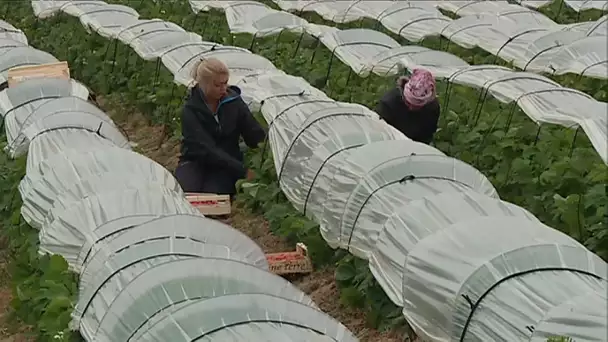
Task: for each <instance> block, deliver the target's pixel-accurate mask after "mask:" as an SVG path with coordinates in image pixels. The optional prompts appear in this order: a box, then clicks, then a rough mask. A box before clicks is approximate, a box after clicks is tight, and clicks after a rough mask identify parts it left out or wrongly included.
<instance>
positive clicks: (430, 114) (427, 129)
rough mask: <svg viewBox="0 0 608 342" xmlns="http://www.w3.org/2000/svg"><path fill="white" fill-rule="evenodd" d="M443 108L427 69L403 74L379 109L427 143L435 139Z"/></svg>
mask: <svg viewBox="0 0 608 342" xmlns="http://www.w3.org/2000/svg"><path fill="white" fill-rule="evenodd" d="M440 111H441V108H440V106H439V101H437V93H436V85H435V78H434V77H433V75H432V74H431V73H430V72H429V71H427V70H424V69H414V70H413V72H412V74H411V76H410V77H409V78H408V77H400V78H399V80H398V81H397V87H395V88H394V89H391V90H389V91H388V92H387V93H386V94H384V96H383V97H382V99H381V100H380V103H378V106H377V108H376V112H377V113H378V114H379V115H380V117H382V119H384V120H385V121H386V122H387V123H388V124H390V125H391V126H393V127H395V128H396V129H398V130H399V131H401V132H402V133H403V134H405V135H406V136H407V137H408V138H410V139H412V140H414V141H417V142H421V143H425V144H430V143H431V141H433V135H434V134H435V131H437V123H438V121H439V114H440Z"/></svg>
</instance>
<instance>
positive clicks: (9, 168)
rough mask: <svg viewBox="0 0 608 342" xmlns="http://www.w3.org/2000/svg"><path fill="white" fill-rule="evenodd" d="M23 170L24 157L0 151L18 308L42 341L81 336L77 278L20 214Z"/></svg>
mask: <svg viewBox="0 0 608 342" xmlns="http://www.w3.org/2000/svg"><path fill="white" fill-rule="evenodd" d="M0 141H4V142H5V141H6V138H5V137H4V135H0ZM1 147H2V148H4V146H1ZM24 175H25V158H20V159H18V160H10V159H9V158H8V156H7V155H6V154H4V153H0V193H1V194H2V195H0V226H1V227H2V228H3V229H2V231H1V234H2V238H3V239H4V240H6V241H7V243H8V249H9V252H10V253H9V254H10V256H11V260H10V271H11V275H12V285H13V300H12V303H11V304H12V307H13V309H14V312H13V314H14V315H15V316H16V318H18V319H20V320H22V321H23V322H24V323H25V324H28V325H31V326H33V327H34V328H35V334H36V337H37V339H38V340H39V341H70V340H72V338H74V339H75V338H77V336H72V335H74V334H73V333H72V332H71V331H70V330H69V329H68V328H67V327H68V323H69V322H70V320H71V316H70V314H71V313H72V309H73V305H74V303H75V299H76V294H77V289H78V282H77V281H78V280H77V277H76V275H75V274H74V273H72V272H70V271H69V270H68V265H67V263H66V261H65V260H64V259H63V258H62V257H61V256H57V255H52V256H49V255H45V256H41V255H39V254H38V231H37V230H35V229H33V228H31V227H29V226H28V225H27V224H26V223H25V222H23V220H22V219H21V210H20V209H21V200H20V197H19V192H18V190H17V186H18V184H19V181H20V180H21V178H22V177H23V176H24Z"/></svg>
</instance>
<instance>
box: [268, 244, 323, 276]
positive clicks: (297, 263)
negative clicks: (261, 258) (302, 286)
mask: <svg viewBox="0 0 608 342" xmlns="http://www.w3.org/2000/svg"><path fill="white" fill-rule="evenodd" d="M266 260H268V265H269V266H270V272H272V273H274V274H278V275H283V274H295V273H310V272H312V261H311V260H310V257H309V256H308V248H306V245H305V244H303V243H301V242H298V243H297V244H296V250H295V252H283V253H269V254H266Z"/></svg>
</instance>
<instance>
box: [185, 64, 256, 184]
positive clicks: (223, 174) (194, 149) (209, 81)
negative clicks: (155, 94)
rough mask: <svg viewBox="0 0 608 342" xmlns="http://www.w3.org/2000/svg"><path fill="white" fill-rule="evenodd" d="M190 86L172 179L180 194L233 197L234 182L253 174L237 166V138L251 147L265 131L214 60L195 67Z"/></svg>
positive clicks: (239, 159)
mask: <svg viewBox="0 0 608 342" xmlns="http://www.w3.org/2000/svg"><path fill="white" fill-rule="evenodd" d="M192 77H193V78H194V80H195V82H196V85H195V86H194V87H193V88H192V89H191V90H190V94H189V96H188V98H187V100H186V104H185V105H184V109H183V112H182V150H181V156H180V162H179V165H178V166H177V169H176V170H175V177H176V178H177V180H178V182H179V184H180V185H181V187H182V189H184V191H185V192H204V193H215V194H228V195H234V194H235V193H236V189H235V183H236V181H237V180H238V179H240V178H245V177H247V178H248V179H251V178H252V177H253V173H252V172H251V171H249V170H248V169H247V168H245V166H244V165H243V154H242V152H241V150H240V147H239V139H240V137H243V140H244V141H245V143H246V144H247V146H249V147H250V148H255V147H257V145H258V144H259V143H260V142H261V141H262V140H263V139H264V137H265V132H264V130H263V129H262V127H261V126H260V125H259V124H258V122H257V121H256V120H255V118H254V117H253V115H252V114H251V112H250V111H249V108H247V105H246V104H245V102H244V101H243V100H242V99H241V90H240V89H239V88H238V87H236V86H229V85H228V79H229V77H230V73H229V70H228V67H227V66H226V65H225V64H224V63H223V62H222V61H220V60H218V59H216V58H209V59H205V60H202V61H200V62H198V63H197V64H196V65H195V66H194V68H193V71H192Z"/></svg>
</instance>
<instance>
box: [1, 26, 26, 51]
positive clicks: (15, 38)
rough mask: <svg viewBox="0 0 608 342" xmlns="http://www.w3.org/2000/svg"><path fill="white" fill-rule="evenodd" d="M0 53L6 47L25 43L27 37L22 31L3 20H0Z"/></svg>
mask: <svg viewBox="0 0 608 342" xmlns="http://www.w3.org/2000/svg"><path fill="white" fill-rule="evenodd" d="M0 39H1V40H0V47H1V48H0V54H1V53H4V52H6V50H3V49H5V48H7V47H16V46H24V45H27V37H26V36H25V34H24V33H23V31H21V30H19V29H17V28H16V27H14V26H13V25H11V24H9V23H7V22H6V21H4V20H0Z"/></svg>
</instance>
